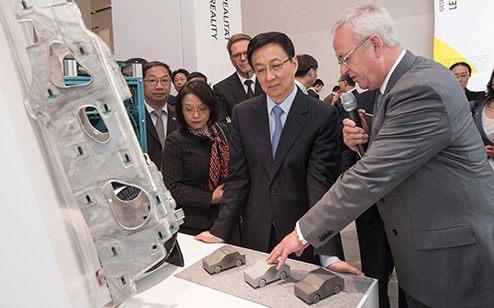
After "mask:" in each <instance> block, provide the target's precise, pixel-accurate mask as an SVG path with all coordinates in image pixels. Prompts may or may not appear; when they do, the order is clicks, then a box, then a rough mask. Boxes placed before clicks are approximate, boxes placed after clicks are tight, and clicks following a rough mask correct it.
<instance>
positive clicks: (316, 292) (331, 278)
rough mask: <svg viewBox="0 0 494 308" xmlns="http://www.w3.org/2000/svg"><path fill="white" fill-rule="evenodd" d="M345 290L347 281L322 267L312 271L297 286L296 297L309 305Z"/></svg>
mask: <svg viewBox="0 0 494 308" xmlns="http://www.w3.org/2000/svg"><path fill="white" fill-rule="evenodd" d="M344 288H345V281H344V280H343V278H341V277H340V276H336V275H335V274H333V273H331V272H329V271H327V270H326V269H324V268H322V267H320V268H318V269H315V270H313V271H311V272H310V273H309V274H307V276H305V277H304V279H302V280H301V281H299V282H298V283H297V284H295V295H296V296H298V297H300V298H301V299H302V300H303V301H304V302H306V303H307V304H314V303H317V302H319V301H320V300H321V299H323V298H326V297H328V296H330V295H333V294H338V293H340V292H341V290H343V289H344Z"/></svg>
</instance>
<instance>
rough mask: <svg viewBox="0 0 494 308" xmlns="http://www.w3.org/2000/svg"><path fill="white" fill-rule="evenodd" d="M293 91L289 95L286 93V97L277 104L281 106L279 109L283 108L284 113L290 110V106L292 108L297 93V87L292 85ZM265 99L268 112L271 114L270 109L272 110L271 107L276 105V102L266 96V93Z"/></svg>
mask: <svg viewBox="0 0 494 308" xmlns="http://www.w3.org/2000/svg"><path fill="white" fill-rule="evenodd" d="M293 88H294V89H293V91H292V93H290V95H288V97H287V98H285V100H284V101H282V102H281V104H279V105H278V106H280V107H281V109H282V110H283V112H284V113H285V114H288V112H289V111H290V108H292V105H293V101H294V100H295V96H296V95H297V89H298V87H297V86H295V87H293ZM266 99H267V102H268V103H267V107H268V114H271V111H272V110H273V107H274V106H276V105H277V104H276V103H275V102H274V101H273V100H272V99H271V98H270V97H269V96H268V95H266Z"/></svg>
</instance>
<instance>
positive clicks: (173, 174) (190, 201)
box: [161, 133, 213, 209]
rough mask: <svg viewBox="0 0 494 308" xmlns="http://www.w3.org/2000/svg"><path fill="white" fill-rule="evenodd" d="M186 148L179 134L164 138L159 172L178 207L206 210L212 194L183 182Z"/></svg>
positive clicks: (199, 162)
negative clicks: (161, 167)
mask: <svg viewBox="0 0 494 308" xmlns="http://www.w3.org/2000/svg"><path fill="white" fill-rule="evenodd" d="M186 146H187V145H186V144H185V143H184V139H183V138H182V137H181V135H180V134H177V133H175V134H172V135H170V136H169V137H168V138H166V141H165V149H164V151H163V163H162V166H163V169H162V170H161V172H162V174H163V180H164V182H165V186H166V187H167V188H168V189H169V190H170V192H171V194H172V196H173V198H174V199H175V201H176V202H177V205H178V206H179V207H195V208H200V209H208V208H209V207H210V205H211V198H212V195H213V193H212V192H210V191H209V190H207V189H203V188H201V187H198V186H197V185H195V186H192V185H189V183H186V182H185V181H184V163H183V157H184V155H186V152H185V151H186V149H185V147H186ZM196 163H197V164H201V163H202V164H203V163H204V162H202V161H198V162H196Z"/></svg>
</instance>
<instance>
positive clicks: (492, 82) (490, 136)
mask: <svg viewBox="0 0 494 308" xmlns="http://www.w3.org/2000/svg"><path fill="white" fill-rule="evenodd" d="M472 112H473V119H474V121H475V125H477V128H478V129H479V132H480V135H481V136H482V141H484V145H485V152H486V153H487V157H488V159H489V164H490V165H491V167H492V169H494V70H493V71H492V74H491V78H490V79H489V82H488V83H487V96H486V97H485V99H484V100H482V101H481V102H480V103H479V104H477V105H475V106H474V108H473V111H472Z"/></svg>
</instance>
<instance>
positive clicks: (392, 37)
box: [267, 4, 494, 307]
mask: <svg viewBox="0 0 494 308" xmlns="http://www.w3.org/2000/svg"><path fill="white" fill-rule="evenodd" d="M333 32H334V40H333V47H334V50H335V53H336V56H337V57H338V62H339V64H340V70H341V73H342V74H348V75H349V76H350V77H352V78H353V80H354V81H356V82H358V83H359V85H360V86H361V87H363V88H368V89H371V90H374V89H378V90H379V91H376V93H379V94H381V95H382V97H377V99H376V105H375V107H374V119H373V122H372V129H371V131H370V132H369V130H368V128H367V127H365V128H364V129H362V128H359V127H356V126H355V123H354V122H353V121H351V120H349V119H345V121H344V130H343V133H344V139H345V143H346V144H347V145H348V146H350V147H351V148H352V149H353V150H354V151H356V149H357V144H362V143H366V142H367V141H369V146H368V149H367V152H366V153H365V155H364V156H363V158H362V159H361V160H360V161H359V162H357V163H356V164H355V165H354V166H353V167H352V168H350V169H349V170H348V171H347V172H346V173H344V174H343V175H342V176H340V178H339V179H338V180H337V182H336V183H335V184H334V185H333V186H332V187H331V188H330V189H329V191H328V192H327V193H326V194H325V195H324V196H323V197H322V199H321V200H320V201H319V202H318V203H317V204H316V205H315V206H314V207H312V208H311V210H309V212H308V213H307V214H305V215H304V216H303V217H302V218H300V219H299V220H298V222H297V223H296V229H295V231H294V232H292V233H291V234H289V235H287V236H286V237H285V238H284V239H283V241H282V242H281V243H280V244H278V245H277V246H276V247H275V248H274V249H273V251H272V252H271V255H270V256H269V257H268V259H267V262H269V263H272V262H274V261H275V260H276V259H277V258H280V263H279V265H278V267H281V265H282V264H283V263H284V261H285V259H286V257H287V256H288V254H290V253H292V252H295V253H296V254H300V253H301V252H302V251H303V250H304V249H305V248H306V247H307V246H308V245H309V244H311V245H313V246H315V247H319V246H320V245H323V244H324V243H325V242H326V241H327V240H328V239H330V238H331V237H332V236H333V234H336V233H337V232H338V231H339V230H341V229H342V228H343V227H344V226H345V225H347V224H348V223H349V222H351V221H352V220H353V219H355V218H356V217H357V216H359V215H360V214H361V213H362V212H363V211H364V210H366V209H367V208H368V207H370V206H371V205H372V204H374V203H377V206H378V209H379V212H380V214H381V216H382V219H383V221H384V227H385V230H386V234H387V237H388V240H389V245H390V247H391V251H392V254H393V258H394V261H395V265H396V272H397V276H398V281H399V284H400V286H401V287H402V288H403V289H404V291H405V296H406V300H407V303H408V305H409V307H494V279H492V273H493V272H494V173H493V172H492V169H490V167H489V164H488V163H487V156H486V154H485V151H484V149H483V144H482V141H481V140H480V136H479V134H478V133H477V132H476V131H475V126H474V124H473V121H472V118H471V114H470V111H469V110H468V105H467V104H466V99H465V95H464V94H463V91H462V89H461V87H460V86H459V85H458V81H457V80H456V79H455V77H454V76H453V74H451V72H449V71H448V69H447V68H445V67H443V66H442V65H440V64H438V63H435V62H433V61H430V60H427V59H425V58H422V57H417V56H415V55H413V54H412V53H411V52H409V51H406V50H404V49H403V48H402V47H401V45H400V44H399V41H398V35H397V31H396V28H395V26H394V24H393V21H392V19H391V16H390V15H389V12H388V11H386V10H385V9H383V8H382V7H380V6H376V5H373V4H363V5H359V6H357V7H356V8H353V9H350V10H348V11H346V12H345V13H344V14H343V16H342V17H341V19H340V20H339V21H338V22H337V23H336V25H335V27H334V29H333ZM378 96H379V95H378Z"/></svg>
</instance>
